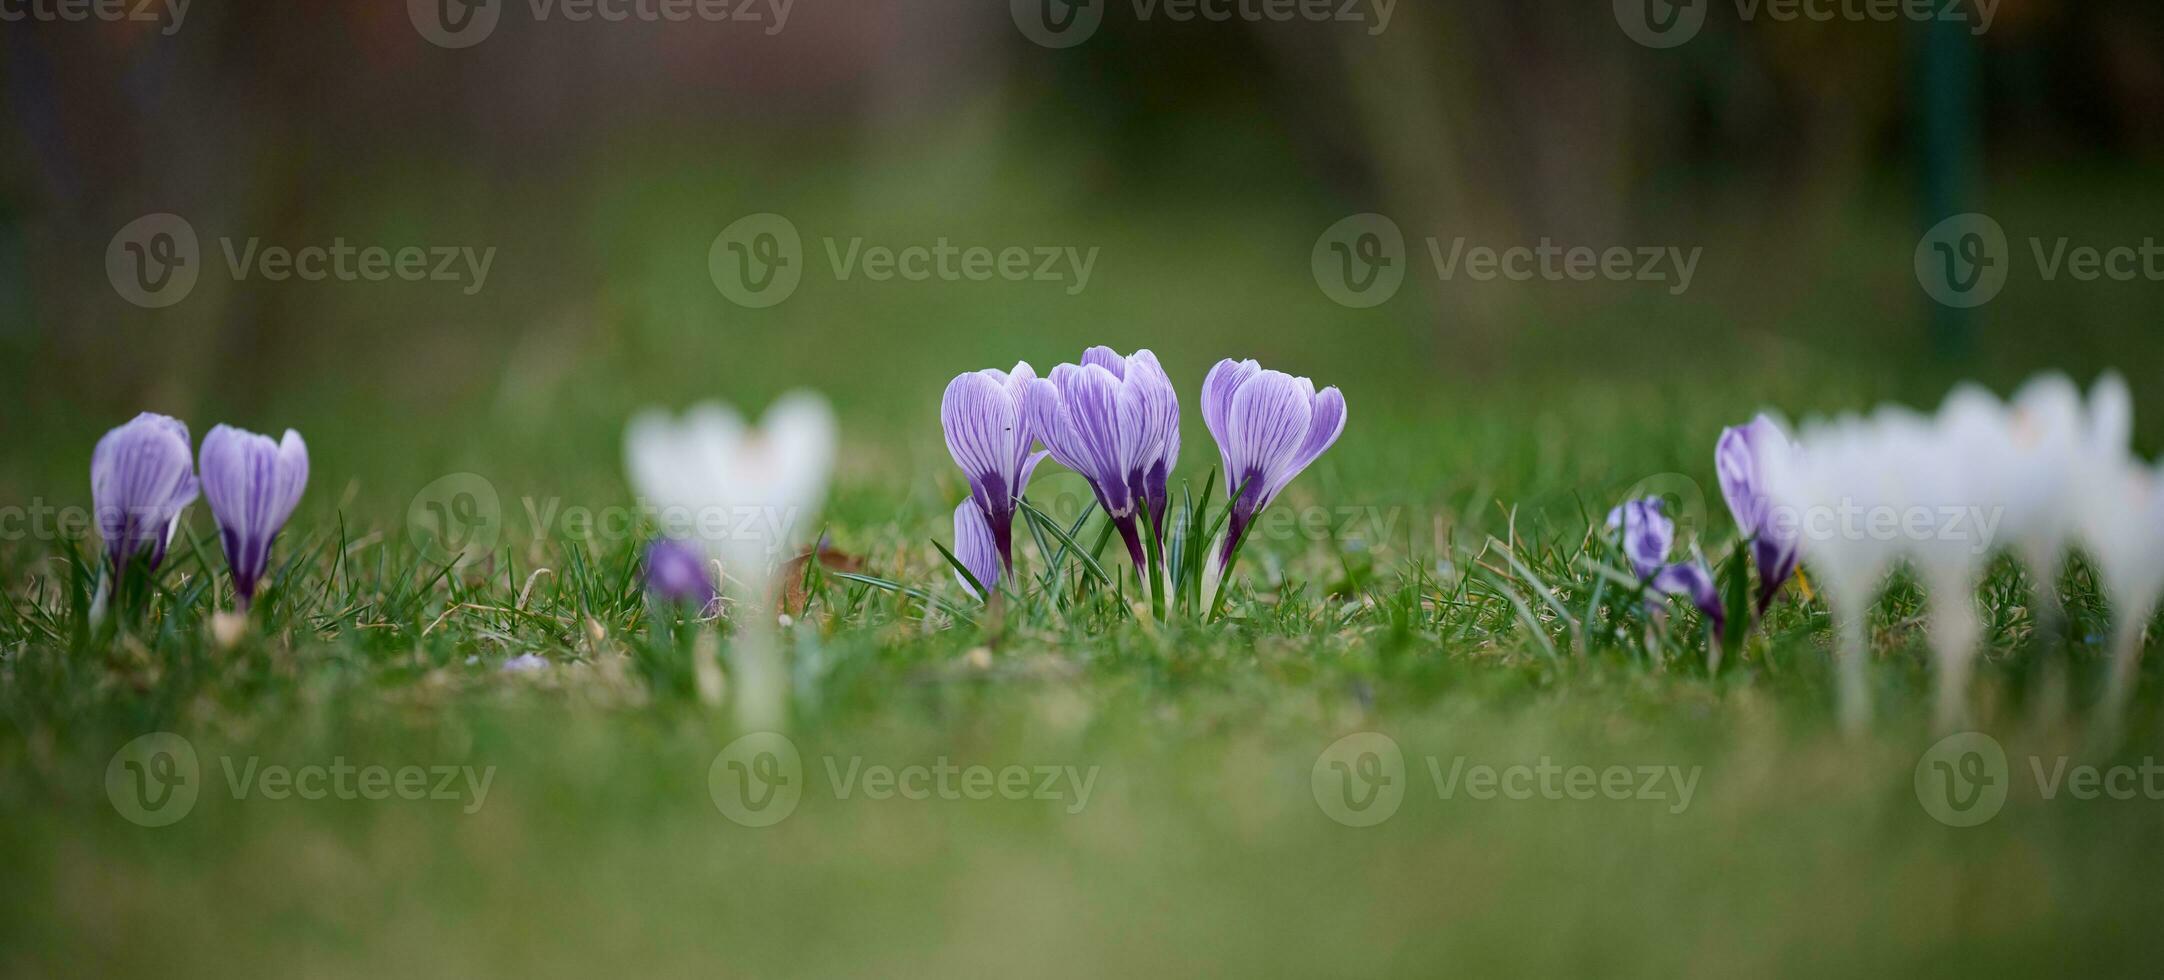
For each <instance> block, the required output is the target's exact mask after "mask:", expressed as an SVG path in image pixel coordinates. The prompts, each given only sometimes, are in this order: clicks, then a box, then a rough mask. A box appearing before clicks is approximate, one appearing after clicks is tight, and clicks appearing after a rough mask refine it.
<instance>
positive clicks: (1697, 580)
mask: <svg viewBox="0 0 2164 980" xmlns="http://www.w3.org/2000/svg"><path fill="white" fill-rule="evenodd" d="M1652 586H1653V590H1654V591H1656V592H1659V593H1660V594H1662V595H1680V596H1688V597H1689V598H1690V600H1691V604H1692V605H1695V606H1697V607H1698V612H1699V613H1700V614H1701V615H1703V616H1705V617H1706V621H1707V622H1708V623H1711V624H1713V635H1714V636H1719V635H1721V632H1722V631H1723V630H1724V629H1725V628H1726V626H1727V623H1728V615H1727V613H1726V612H1725V611H1724V610H1722V608H1721V594H1720V590H1718V589H1716V588H1714V585H1713V573H1711V572H1709V571H1707V570H1706V567H1705V566H1704V565H1701V564H1698V563H1697V562H1678V563H1676V564H1673V565H1665V566H1662V567H1661V569H1660V570H1659V571H1657V572H1654V573H1653V581H1652Z"/></svg>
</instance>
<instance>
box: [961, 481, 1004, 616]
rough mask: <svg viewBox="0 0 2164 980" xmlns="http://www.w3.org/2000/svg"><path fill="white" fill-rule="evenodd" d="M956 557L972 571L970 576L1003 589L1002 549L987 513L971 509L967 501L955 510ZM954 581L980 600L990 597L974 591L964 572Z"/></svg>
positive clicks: (986, 584) (989, 586)
mask: <svg viewBox="0 0 2164 980" xmlns="http://www.w3.org/2000/svg"><path fill="white" fill-rule="evenodd" d="M954 557H955V558H957V559H960V560H961V562H962V567H963V568H967V569H969V574H971V575H974V576H976V577H977V581H978V582H979V583H981V584H982V585H983V586H984V587H985V588H986V589H993V588H997V587H998V586H999V564H1000V560H999V549H998V546H997V545H996V544H994V542H993V540H992V527H991V525H989V524H986V523H985V522H984V514H983V513H981V512H980V511H978V510H977V508H975V507H973V506H970V502H969V501H967V500H964V501H962V502H961V503H960V504H958V505H956V506H955V508H954ZM954 580H955V581H956V582H959V583H961V585H962V587H963V588H965V589H969V591H970V593H971V594H973V595H975V596H976V597H977V598H979V599H988V598H990V596H989V595H987V594H986V593H983V592H978V591H977V590H976V589H974V588H971V587H970V584H969V580H968V579H965V578H963V577H962V573H960V572H956V573H954Z"/></svg>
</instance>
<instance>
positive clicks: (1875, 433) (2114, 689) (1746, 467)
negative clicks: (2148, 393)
mask: <svg viewBox="0 0 2164 980" xmlns="http://www.w3.org/2000/svg"><path fill="white" fill-rule="evenodd" d="M2131 418H2132V404H2131V400H2130V398H2129V397H2128V395H2127V391H2126V386H2125V385H2124V383H2123V382H2121V381H2120V380H2119V379H2118V378H2116V377H2113V376H2106V377H2105V378H2104V379H2102V380H2101V381H2099V382H2098V383H2097V384H2096V386H2095V387H2094V388H2093V389H2091V391H2090V393H2089V396H2088V398H2087V399H2086V400H2084V399H2083V397H2082V395H2081V392H2080V390H2079V389H2077V388H2076V387H2075V386H2074V385H2073V383H2072V382H2070V381H2068V380H2066V379H2065V378H2063V377H2059V376H2055V375H2054V376H2046V377H2041V378H2038V379H2036V380H2034V381H2031V382H2030V383H2029V384H2028V385H2026V386H2024V387H2023V388H2022V389H2021V390H2020V391H2019V392H2017V393H2016V394H2015V395H2014V397H2013V398H2012V399H2010V400H2005V401H2002V400H2000V399H1999V398H1997V397H1996V396H1994V395H1992V394H1991V393H1989V392H1987V391H1984V390H1983V389H1981V388H1977V387H1975V386H1971V385H1964V386H1962V387H1959V388H1957V389H1955V390H1954V391H1953V392H1952V393H1951V394H1949V395H1948V396H1947V398H1946V400H1945V402H1944V403H1943V404H1942V405H1941V406H1940V408H1939V409H1938V411H1937V412H1936V413H1934V414H1931V415H1924V414H1920V413H1916V412H1913V411H1909V410H1907V409H1902V408H1898V407H1882V408H1880V409H1878V410H1877V411H1875V412H1873V413H1871V414H1870V415H1867V416H1859V415H1850V416H1843V417H1840V418H1836V419H1832V420H1826V421H1817V422H1812V423H1808V424H1806V425H1804V426H1803V427H1802V428H1801V429H1800V430H1799V432H1798V433H1797V435H1796V437H1795V438H1794V440H1793V441H1790V440H1789V439H1788V438H1787V437H1785V436H1784V435H1783V434H1782V433H1781V431H1780V429H1779V427H1778V426H1777V425H1775V424H1774V423H1772V422H1771V421H1770V420H1767V419H1764V418H1760V419H1758V420H1755V421H1754V422H1752V423H1751V424H1750V425H1748V426H1745V427H1742V428H1740V429H1731V430H1729V431H1728V432H1726V433H1723V435H1722V439H1721V443H1720V447H1719V448H1718V449H1717V450H1716V467H1717V469H1719V471H1720V473H1721V482H1722V490H1723V492H1724V493H1725V494H1726V495H1727V496H1728V498H1729V506H1730V508H1731V510H1732V511H1734V513H1735V515H1736V520H1737V523H1738V525H1739V527H1741V528H1742V529H1743V532H1744V533H1745V535H1746V536H1748V537H1749V538H1750V539H1751V541H1752V548H1753V554H1754V557H1755V558H1756V559H1757V561H1758V565H1759V573H1760V586H1761V587H1760V598H1761V602H1763V601H1764V600H1765V599H1766V598H1768V597H1770V595H1771V593H1772V590H1773V589H1776V588H1778V587H1779V584H1780V581H1781V580H1782V579H1785V578H1786V577H1787V575H1788V574H1789V572H1791V571H1792V570H1793V568H1794V565H1795V561H1796V559H1797V558H1798V557H1799V556H1800V558H1801V559H1802V561H1804V562H1805V563H1808V564H1809V565H1810V567H1811V572H1812V576H1813V578H1814V579H1815V580H1816V581H1817V583H1818V584H1819V586H1820V589H1821V591H1822V592H1823V594H1824V595H1825V598H1826V600H1827V603H1828V605H1829V606H1830V607H1831V609H1832V612H1833V615H1834V621H1835V624H1836V632H1837V634H1838V649H1837V659H1838V660H1839V662H1840V665H1841V667H1840V674H1841V703H1842V715H1843V718H1844V720H1845V721H1846V722H1847V723H1848V724H1850V725H1851V726H1856V725H1860V724H1862V723H1863V722H1864V721H1865V720H1867V719H1868V717H1869V698H1868V692H1867V688H1866V685H1865V681H1864V676H1863V673H1862V671H1863V657H1864V650H1865V643H1864V617H1865V614H1866V612H1867V611H1868V609H1869V607H1870V605H1871V603H1872V601H1873V599H1874V598H1875V597H1876V595H1877V593H1878V591H1879V588H1880V586H1881V584H1882V583H1883V581H1884V579H1885V577H1886V575H1887V573H1888V572H1889V571H1890V570H1891V569H1892V568H1894V567H1896V566H1897V565H1904V564H1905V565H1906V566H1908V567H1910V568H1912V569H1913V570H1914V571H1915V572H1916V574H1917V577H1918V579H1919V580H1920V581H1921V583H1922V584H1923V586H1924V588H1925V590H1926V593H1927V602H1928V609H1927V625H1928V631H1929V633H1930V636H1931V642H1932V646H1933V650H1934V659H1935V660H1936V661H1937V664H1938V686H1939V697H1938V707H1937V720H1938V723H1939V725H1940V726H1941V727H1945V728H1951V727H1954V726H1957V725H1958V724H1960V723H1961V721H1962V719H1963V717H1964V715H1965V713H1966V700H1967V687H1968V678H1969V674H1970V670H1971V666H1972V663H1973V659H1974V656H1975V652H1976V648H1977V645H1978V643H1979V642H1980V640H1981V634H1982V625H1981V619H1980V617H1979V615H1978V612H1977V607H1976V598H1975V592H1976V589H1977V588H1978V586H1979V585H1980V583H1981V580H1982V577H1983V574H1984V571H1985V568H1986V565H1987V563H1988V562H1989V560H1990V558H1991V557H1992V556H1993V555H1994V554H1996V553H1999V552H2000V551H2009V552H2011V553H2012V554H2013V555H2015V556H2016V557H2017V558H2018V559H2019V560H2020V561H2021V563H2022V564H2023V565H2024V566H2025V567H2026V568H2027V570H2028V572H2029V574H2030V577H2031V580H2032V583H2033V586H2034V588H2035V590H2036V595H2037V597H2038V603H2037V606H2038V608H2040V609H2047V610H2048V609H2053V608H2056V595H2055V592H2054V587H2055V586H2056V584H2057V582H2058V578H2059V574H2060V572H2061V570H2062V568H2063V567H2064V562H2065V560H2066V557H2067V552H2068V549H2069V547H2070V546H2071V545H2072V544H2074V543H2077V542H2078V543H2080V544H2081V545H2082V546H2083V547H2084V548H2085V549H2086V551H2087V553H2088V554H2089V556H2090V557H2091V558H2092V559H2093V560H2094V562H2095V565H2096V568H2097V571H2098V573H2099V575H2100V577H2101V578H2102V580H2103V585H2104V588H2105V592H2106V595H2107V597H2108V598H2109V599H2110V601H2111V605H2112V610H2113V614H2114V616H2115V617H2116V620H2117V630H2116V637H2115V653H2114V665H2113V671H2112V678H2111V687H2110V689H2109V692H2108V693H2107V695H2106V698H2107V713H2108V714H2111V715H2115V714H2116V713H2117V712H2118V711H2119V710H2120V709H2121V708H2122V707H2123V705H2124V702H2125V697H2126V695H2127V693H2128V685H2129V684H2130V683H2131V680H2132V676H2133V668H2134V665H2135V663H2136V658H2137V657H2138V656H2139V655H2140V649H2141V648H2140V632H2141V627H2142V625H2143V624H2144V623H2146V622H2147V621H2148V618H2149V614H2150V612H2151V610H2152V609H2154V607H2155V605H2156V602H2157V599H2158V595H2159V593H2160V592H2164V485H2160V481H2159V479H2158V477H2157V474H2156V472H2155V470H2154V469H2153V468H2152V467H2151V466H2150V465H2148V464H2146V463H2144V462H2142V461H2141V460H2139V459H2137V458H2136V457H2134V456H2133V455H2132V453H2131V452H2130V451H2129V448H2128V440H2129V434H2130V430H2131Z"/></svg>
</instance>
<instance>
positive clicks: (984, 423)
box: [939, 361, 1038, 568]
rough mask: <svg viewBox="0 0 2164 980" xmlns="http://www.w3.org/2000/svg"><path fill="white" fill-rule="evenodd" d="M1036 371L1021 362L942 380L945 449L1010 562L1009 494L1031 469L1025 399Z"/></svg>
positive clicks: (1031, 436) (1031, 429)
mask: <svg viewBox="0 0 2164 980" xmlns="http://www.w3.org/2000/svg"><path fill="white" fill-rule="evenodd" d="M1036 380H1037V373H1036V371H1035V370H1033V369H1032V368H1031V367H1030V366H1029V362H1027V361H1024V362H1021V363H1018V364H1016V365H1015V366H1014V371H1013V372H1011V373H1010V372H1006V371H997V370H989V371H973V372H970V373H968V374H963V375H959V376H957V377H956V378H955V379H954V380H953V381H951V382H949V383H948V384H947V392H946V394H945V396H944V397H942V398H941V399H940V406H939V419H940V426H941V427H942V428H943V429H945V430H946V437H947V452H948V453H949V454H950V455H952V456H953V457H954V462H955V465H957V466H960V467H961V468H962V473H963V475H964V476H966V477H968V479H969V495H970V499H971V500H972V501H974V502H975V504H976V506H977V509H978V510H980V511H982V512H983V514H984V517H985V522H986V526H987V527H989V528H990V529H991V531H992V534H993V541H994V545H995V547H996V549H997V551H998V553H999V556H1000V562H1001V563H1002V564H1004V565H1007V566H1008V567H1010V568H1011V567H1013V561H1014V553H1013V528H1014V498H1015V497H1017V496H1020V495H1021V493H1022V490H1023V488H1024V487H1025V486H1027V485H1028V482H1029V472H1030V471H1031V470H1033V469H1035V468H1036V459H1037V458H1038V457H1033V456H1032V455H1031V454H1030V447H1031V445H1032V444H1034V443H1035V442H1036V441H1037V436H1036V428H1035V425H1034V423H1033V420H1032V418H1031V414H1030V411H1029V407H1028V404H1027V403H1028V398H1029V393H1030V390H1031V388H1032V386H1033V384H1034V383H1035V382H1036Z"/></svg>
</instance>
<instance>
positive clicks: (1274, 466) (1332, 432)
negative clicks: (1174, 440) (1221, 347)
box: [1202, 358, 1345, 562]
mask: <svg viewBox="0 0 2164 980" xmlns="http://www.w3.org/2000/svg"><path fill="white" fill-rule="evenodd" d="M1202 424H1203V425H1205V426H1207V427H1208V428H1209V430H1210V435H1211V436H1212V437H1213V438H1215V439H1216V440H1217V452H1218V455H1219V457H1220V459H1221V460H1222V462H1223V463H1224V467H1225V493H1226V495H1227V496H1228V497H1230V498H1231V500H1232V516H1231V517H1230V518H1229V519H1228V520H1227V521H1226V525H1225V544H1224V549H1223V551H1222V552H1220V553H1219V555H1218V560H1219V561H1220V562H1226V561H1230V560H1231V557H1232V552H1233V550H1234V549H1235V548H1237V547H1238V546H1239V543H1240V538H1241V536H1242V535H1244V534H1246V533H1247V529H1248V527H1249V526H1250V525H1252V524H1253V523H1254V520H1255V516H1256V515H1258V514H1260V513H1262V511H1263V509H1264V508H1266V507H1268V506H1270V502H1271V501H1273V500H1276V499H1277V495H1278V494H1279V493H1282V492H1283V491H1284V489H1285V487H1286V486H1287V485H1289V484H1291V483H1292V480H1293V477H1296V476H1299V475H1300V471H1301V470H1304V469H1307V466H1308V464H1309V463H1312V462H1314V461H1315V459H1316V457H1319V456H1321V455H1322V454H1323V450H1326V449H1328V448H1330V446H1331V444H1333V443H1335V442H1337V437H1338V436H1339V435H1340V434H1342V433H1343V432H1344V431H1345V396H1344V394H1343V393H1341V392H1339V391H1338V390H1337V388H1335V387H1330V388H1324V389H1323V390H1321V391H1316V390H1315V384H1314V382H1312V381H1309V380H1308V379H1306V378H1296V377H1293V376H1292V375H1289V374H1286V373H1284V372H1282V371H1265V370H1263V369H1262V366H1261V365H1259V364H1257V363H1255V362H1254V361H1251V360H1250V361H1235V360H1232V359H1230V358H1227V359H1225V360H1222V361H1219V362H1217V366H1216V367H1213V368H1211V369H1210V373H1209V375H1208V376H1206V377H1204V378H1203V379H1202Z"/></svg>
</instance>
